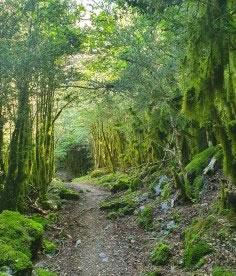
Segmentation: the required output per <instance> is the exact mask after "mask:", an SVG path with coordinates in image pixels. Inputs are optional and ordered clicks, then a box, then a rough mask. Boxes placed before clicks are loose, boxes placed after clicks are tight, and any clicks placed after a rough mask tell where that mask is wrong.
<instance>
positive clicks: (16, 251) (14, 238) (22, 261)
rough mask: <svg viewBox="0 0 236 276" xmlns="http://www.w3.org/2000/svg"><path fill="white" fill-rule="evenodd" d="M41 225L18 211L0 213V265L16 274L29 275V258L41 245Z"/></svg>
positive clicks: (30, 258)
mask: <svg viewBox="0 0 236 276" xmlns="http://www.w3.org/2000/svg"><path fill="white" fill-rule="evenodd" d="M43 232H44V230H43V226H42V225H41V224H40V223H38V222H36V221H34V220H32V219H29V218H26V217H25V216H23V215H21V214H20V213H18V212H12V211H4V212H2V213H1V214H0V267H3V266H8V267H10V268H11V269H12V270H13V272H14V273H15V274H16V275H25V276H26V275H31V274H30V273H31V269H32V263H31V260H32V259H33V258H35V257H36V254H37V251H38V249H39V247H40V245H41V240H42V235H43Z"/></svg>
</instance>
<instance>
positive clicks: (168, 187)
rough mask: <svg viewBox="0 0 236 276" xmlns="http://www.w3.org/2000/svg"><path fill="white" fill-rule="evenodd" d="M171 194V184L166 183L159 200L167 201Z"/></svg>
mask: <svg viewBox="0 0 236 276" xmlns="http://www.w3.org/2000/svg"><path fill="white" fill-rule="evenodd" d="M171 193H172V187H171V184H170V183H167V184H166V185H165V186H164V187H163V189H162V191H161V198H162V200H167V199H169V198H170V196H171Z"/></svg>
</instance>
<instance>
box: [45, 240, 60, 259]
mask: <svg viewBox="0 0 236 276" xmlns="http://www.w3.org/2000/svg"><path fill="white" fill-rule="evenodd" d="M43 252H44V253H45V254H49V255H52V254H55V253H56V252H57V245H56V244H55V243H54V242H52V241H50V240H48V239H44V240H43Z"/></svg>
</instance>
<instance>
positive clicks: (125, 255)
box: [37, 184, 149, 276]
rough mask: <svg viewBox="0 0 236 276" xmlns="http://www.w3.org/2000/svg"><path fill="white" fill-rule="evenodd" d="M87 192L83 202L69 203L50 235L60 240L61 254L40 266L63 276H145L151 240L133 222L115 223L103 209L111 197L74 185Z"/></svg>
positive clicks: (106, 193)
mask: <svg viewBox="0 0 236 276" xmlns="http://www.w3.org/2000/svg"><path fill="white" fill-rule="evenodd" d="M72 185H73V187H74V188H75V189H77V190H81V189H82V190H83V191H84V193H83V194H82V196H81V200H79V201H74V202H68V203H66V204H65V205H64V207H63V209H62V211H61V212H60V215H59V219H58V222H57V226H55V227H54V230H53V231H50V232H49V233H48V235H49V238H51V239H54V240H58V242H59V243H60V246H59V252H58V254H57V255H55V256H52V257H43V258H42V260H40V262H39V263H38V264H37V266H40V267H47V268H49V269H51V270H52V271H56V272H58V273H59V275H60V276H64V275H69V276H76V275H81V276H98V275H99V276H112V275H114V276H118V275H132V276H136V275H137V276H138V275H141V274H142V271H143V270H144V267H145V266H146V264H148V252H149V251H148V248H146V246H147V245H145V244H147V237H145V233H144V231H142V230H141V229H139V228H138V227H137V225H136V223H135V221H133V218H131V217H126V218H122V219H118V220H116V221H111V220H108V219H107V218H106V214H105V213H104V212H103V211H101V210H100V209H99V202H100V201H101V200H103V199H104V198H106V197H107V196H108V195H109V193H108V192H107V191H104V190H103V189H101V188H100V187H96V186H92V185H87V184H70V186H72Z"/></svg>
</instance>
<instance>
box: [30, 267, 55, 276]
mask: <svg viewBox="0 0 236 276" xmlns="http://www.w3.org/2000/svg"><path fill="white" fill-rule="evenodd" d="M34 275H35V276H58V274H57V273H56V272H50V271H48V270H46V269H42V268H37V269H36V270H35V271H34Z"/></svg>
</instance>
